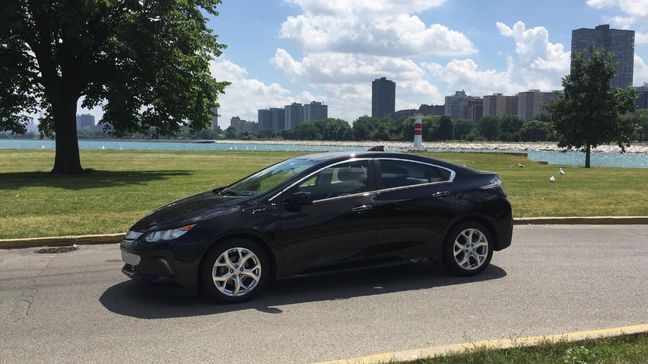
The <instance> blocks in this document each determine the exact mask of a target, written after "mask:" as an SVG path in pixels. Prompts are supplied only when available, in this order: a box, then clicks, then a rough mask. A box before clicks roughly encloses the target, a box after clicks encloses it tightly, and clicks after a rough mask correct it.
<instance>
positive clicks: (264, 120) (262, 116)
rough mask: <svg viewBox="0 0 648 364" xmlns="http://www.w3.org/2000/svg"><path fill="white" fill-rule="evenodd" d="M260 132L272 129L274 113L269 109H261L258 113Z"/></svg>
mask: <svg viewBox="0 0 648 364" xmlns="http://www.w3.org/2000/svg"><path fill="white" fill-rule="evenodd" d="M258 121H259V130H268V129H270V130H271V129H272V113H271V112H270V110H268V109H259V112H258Z"/></svg>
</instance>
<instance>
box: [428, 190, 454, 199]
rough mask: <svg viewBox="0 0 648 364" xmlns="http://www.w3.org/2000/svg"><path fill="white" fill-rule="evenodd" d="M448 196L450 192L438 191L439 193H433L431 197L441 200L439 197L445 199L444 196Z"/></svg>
mask: <svg viewBox="0 0 648 364" xmlns="http://www.w3.org/2000/svg"><path fill="white" fill-rule="evenodd" d="M449 195H450V191H439V192H435V193H433V194H432V197H436V198H441V197H445V196H449Z"/></svg>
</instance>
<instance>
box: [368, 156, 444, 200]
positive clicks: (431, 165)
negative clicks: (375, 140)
mask: <svg viewBox="0 0 648 364" xmlns="http://www.w3.org/2000/svg"><path fill="white" fill-rule="evenodd" d="M375 160H377V161H378V162H380V161H381V160H392V161H400V162H409V163H418V164H423V165H426V166H430V167H434V168H441V169H444V170H446V171H448V172H450V178H448V179H447V180H445V181H436V182H427V183H418V184H415V185H407V186H397V187H390V188H381V189H377V190H376V192H377V193H381V192H391V191H398V190H404V189H409V188H414V187H423V186H433V185H439V184H450V183H452V182H454V179H455V176H456V175H457V172H455V171H454V170H452V169H450V168H447V167H444V166H440V165H438V164H432V163H428V162H422V161H417V160H413V159H403V158H389V157H378V158H375ZM376 174H377V178H378V179H379V180H380V185H381V187H383V180H382V163H381V164H380V171H378V169H376Z"/></svg>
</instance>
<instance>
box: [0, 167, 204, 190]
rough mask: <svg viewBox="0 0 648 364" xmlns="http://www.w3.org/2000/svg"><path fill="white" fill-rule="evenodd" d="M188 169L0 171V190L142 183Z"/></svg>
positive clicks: (70, 188)
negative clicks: (73, 172) (75, 172)
mask: <svg viewBox="0 0 648 364" xmlns="http://www.w3.org/2000/svg"><path fill="white" fill-rule="evenodd" d="M191 174H192V173H191V171H181V170H180V171H95V170H93V171H90V172H88V173H83V174H78V175H57V174H51V173H49V172H11V173H0V190H20V189H22V188H25V187H52V188H62V189H66V190H83V189H87V188H105V187H118V186H128V185H143V184H146V183H149V182H152V181H160V180H165V179H169V178H173V177H180V176H189V175H191Z"/></svg>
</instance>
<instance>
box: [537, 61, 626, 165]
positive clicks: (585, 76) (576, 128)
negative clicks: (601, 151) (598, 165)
mask: <svg viewBox="0 0 648 364" xmlns="http://www.w3.org/2000/svg"><path fill="white" fill-rule="evenodd" d="M590 54H591V56H590V58H589V60H587V62H586V61H585V59H584V58H583V55H582V54H574V55H573V56H572V57H573V59H572V66H571V72H570V73H569V75H567V76H566V77H565V78H563V87H564V89H565V90H564V92H563V93H562V94H561V95H560V97H559V98H558V99H556V100H554V101H553V102H551V103H550V105H549V107H548V109H549V111H550V112H551V117H552V122H553V126H554V129H555V131H556V134H557V136H558V146H560V147H566V148H576V149H579V150H581V151H583V152H585V167H586V168H589V167H590V152H591V149H592V148H596V147H597V146H599V145H601V144H609V143H612V142H615V143H617V144H618V145H619V147H620V148H621V151H625V147H626V146H629V145H630V140H631V138H632V136H633V134H634V132H635V128H636V125H634V124H633V122H632V121H631V120H632V119H628V118H622V117H621V116H622V115H624V114H626V113H627V112H631V111H633V110H634V108H635V102H636V98H637V96H636V92H635V90H634V89H633V88H632V87H628V88H626V89H618V88H611V87H610V80H611V79H612V76H613V75H614V72H615V68H614V63H613V61H612V58H611V57H610V55H609V54H606V53H602V52H601V51H599V50H592V51H591V52H590Z"/></svg>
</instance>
